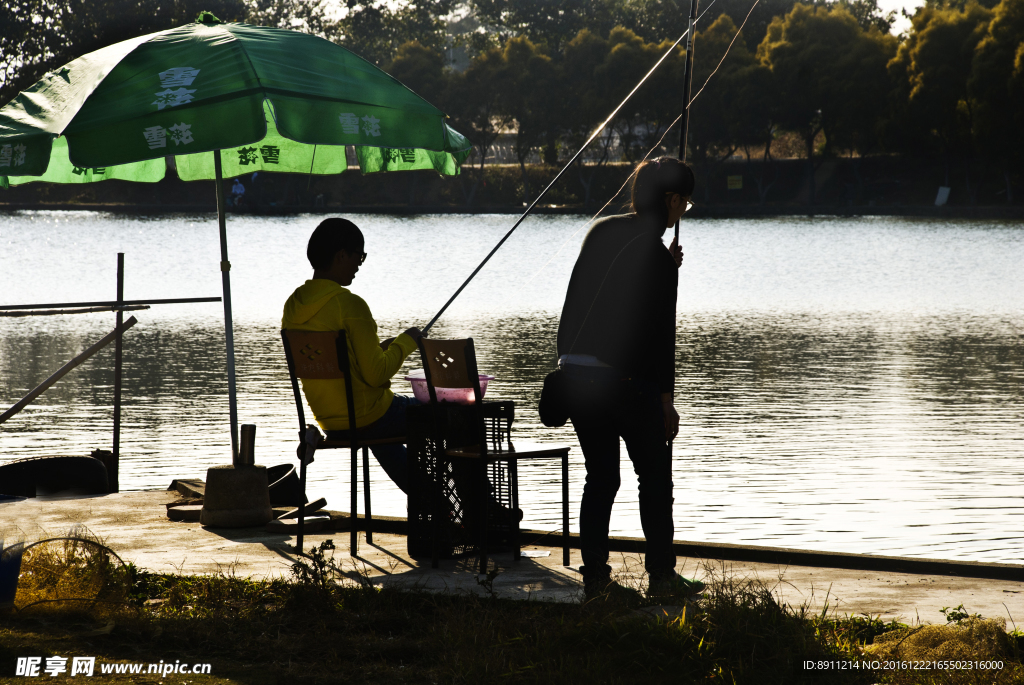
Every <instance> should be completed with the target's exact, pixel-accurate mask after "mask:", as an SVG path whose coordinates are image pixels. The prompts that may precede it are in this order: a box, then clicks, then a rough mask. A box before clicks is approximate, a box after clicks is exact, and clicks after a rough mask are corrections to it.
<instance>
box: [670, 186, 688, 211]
mask: <svg viewBox="0 0 1024 685" xmlns="http://www.w3.org/2000/svg"><path fill="white" fill-rule="evenodd" d="M671 195H679V197H682V194H680V193H677V192H676V191H674V190H670V191H668V192H667V193H665V197H669V196H671ZM691 209H693V202H692V201H690V200H689V199H687V200H686V209H684V210H683V214H686V213H687V212H688V211H690V210H691Z"/></svg>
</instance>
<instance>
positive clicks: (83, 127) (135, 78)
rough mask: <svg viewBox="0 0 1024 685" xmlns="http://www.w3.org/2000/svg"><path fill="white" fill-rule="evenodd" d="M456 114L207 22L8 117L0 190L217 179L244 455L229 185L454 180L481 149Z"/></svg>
mask: <svg viewBox="0 0 1024 685" xmlns="http://www.w3.org/2000/svg"><path fill="white" fill-rule="evenodd" d="M445 119H446V116H445V114H444V113H443V112H442V111H441V110H439V109H437V108H436V107H434V106H433V105H431V104H430V103H429V102H427V101H426V100H424V99H423V98H421V97H420V96H418V95H416V94H415V93H414V92H413V91H411V90H409V89H408V88H407V87H405V86H404V85H402V84H401V83H400V82H398V81H397V80H396V79H394V78H392V77H391V76H389V75H388V74H386V73H385V72H383V71H381V70H380V69H378V68H377V67H375V66H373V65H372V64H370V63H369V62H367V61H366V60H364V59H362V58H361V57H359V56H358V55H355V54H354V53H352V52H349V51H348V50H346V49H345V48H343V47H341V46H340V45H336V44H334V43H331V42H330V41H327V40H324V39H322V38H317V37H316V36H311V35H308V34H304V33H299V32H297V31H288V30H284V29H275V28H268V27H263V26H250V25H248V24H237V23H223V22H221V21H219V20H218V19H216V18H215V17H213V15H211V14H209V13H203V14H202V15H200V18H199V20H197V21H196V23H194V24H188V25H185V26H179V27H177V28H173V29H169V30H166V31H159V32H157V33H152V34H149V35H146V36H140V37H138V38H133V39H131V40H126V41H123V42H121V43H116V44H114V45H110V46H108V47H105V48H103V49H101V50H97V51H96V52H92V53H89V54H87V55H84V56H82V57H79V58H78V59H76V60H73V61H72V62H69V63H68V64H67V65H65V66H64V67H62V68H61V69H59V70H57V71H54V72H53V73H50V74H47V75H46V76H45V77H43V78H42V79H41V80H40V81H38V82H37V83H36V84H35V85H33V86H32V87H31V88H29V89H28V90H26V91H24V92H22V93H20V94H19V95H18V96H16V97H15V98H14V99H13V100H12V101H11V102H10V103H8V104H7V105H5V106H4V107H3V108H0V187H8V186H10V185H18V184H21V183H28V182H31V181H49V182H54V183H83V182H86V183H87V182H96V181H103V180H107V179H121V180H131V181H143V182H156V181H159V180H161V179H162V178H163V177H164V174H165V173H166V171H165V170H166V163H165V158H166V157H168V156H173V157H174V159H175V168H176V170H177V173H178V175H179V176H180V177H181V178H182V179H183V180H187V181H190V180H199V179H216V180H217V181H218V183H217V213H218V223H219V226H220V241H221V264H220V268H221V272H222V283H223V289H224V298H223V299H224V319H225V338H226V342H227V353H228V387H229V396H230V397H229V402H230V415H231V444H232V451H233V453H235V454H237V451H238V418H237V409H236V407H237V403H236V397H235V395H236V393H235V369H234V341H233V332H232V324H231V286H230V278H229V270H230V263H229V262H228V254H227V234H226V231H225V216H224V197H223V188H222V187H221V183H220V182H219V181H220V179H222V178H225V177H228V178H230V177H231V176H237V175H241V174H248V173H252V172H253V171H283V172H297V173H304V174H335V173H339V172H341V171H344V170H345V168H346V166H347V164H346V155H345V146H346V145H354V146H356V148H355V149H356V155H357V157H358V159H359V166H360V168H361V169H362V170H363V171H364V172H366V173H369V172H376V171H404V170H414V169H433V170H434V171H437V172H438V173H440V174H443V175H456V174H458V173H459V165H460V164H461V163H462V161H463V160H465V158H466V157H467V156H468V155H469V152H470V150H471V144H470V142H469V141H468V140H467V139H466V138H465V137H463V136H462V135H461V134H459V133H458V132H456V131H455V130H454V129H452V128H450V127H449V126H448V125H447V123H446V122H445Z"/></svg>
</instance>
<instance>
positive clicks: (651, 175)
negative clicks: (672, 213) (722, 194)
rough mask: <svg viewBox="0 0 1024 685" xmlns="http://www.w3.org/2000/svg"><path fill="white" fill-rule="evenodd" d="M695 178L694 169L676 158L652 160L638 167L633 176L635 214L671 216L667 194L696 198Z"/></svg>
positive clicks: (632, 197)
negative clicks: (666, 203)
mask: <svg viewBox="0 0 1024 685" xmlns="http://www.w3.org/2000/svg"><path fill="white" fill-rule="evenodd" d="M695 183H696V178H695V177H694V175H693V170H692V169H691V168H690V167H688V166H687V165H686V162H682V161H680V160H678V159H676V158H675V157H659V158H658V159H649V160H647V161H646V162H644V163H643V164H641V165H640V166H639V167H637V170H636V174H635V175H634V177H633V189H632V191H630V204H631V206H632V207H631V208H632V210H633V212H634V213H636V214H652V213H653V214H658V215H664V216H666V217H667V216H668V209H667V208H666V207H665V195H666V193H679V194H680V195H682V196H683V197H691V196H692V195H693V186H694V184H695Z"/></svg>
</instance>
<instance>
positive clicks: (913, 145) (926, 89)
mask: <svg viewBox="0 0 1024 685" xmlns="http://www.w3.org/2000/svg"><path fill="white" fill-rule="evenodd" d="M991 19H992V11H991V10H989V9H986V8H984V7H982V6H980V5H978V4H977V3H971V4H970V5H968V6H967V7H965V8H964V9H963V10H958V9H936V8H932V7H924V8H922V9H920V10H918V12H917V13H916V14H915V15H914V17H913V19H912V30H911V32H910V35H909V36H908V37H907V40H905V41H904V42H903V43H902V44H900V46H899V50H898V52H897V53H896V57H895V58H894V59H893V60H892V61H891V62H890V63H889V72H890V74H891V76H892V77H893V82H894V84H895V93H894V103H895V109H896V116H895V117H894V119H893V122H892V124H891V125H890V130H889V135H890V140H891V144H892V145H893V147H895V148H896V149H898V150H901V151H903V152H909V153H912V154H929V153H931V154H935V155H936V156H938V157H939V158H940V159H942V161H943V163H944V165H945V168H946V185H949V184H950V180H949V178H950V166H951V164H953V163H954V162H957V161H959V162H960V163H961V164H962V166H963V169H964V173H965V177H964V178H965V185H966V190H967V193H968V196H969V197H970V198H971V200H972V201H973V199H974V194H975V193H976V187H975V185H974V184H973V179H972V166H973V164H974V161H975V153H976V146H975V143H976V134H977V126H978V122H977V117H976V110H977V100H976V98H975V97H974V95H973V94H972V92H971V88H970V86H969V82H970V79H971V74H972V69H973V58H974V53H975V50H976V48H977V47H978V44H979V43H980V42H981V40H982V39H983V38H984V37H985V35H986V33H987V31H988V25H989V22H990V21H991Z"/></svg>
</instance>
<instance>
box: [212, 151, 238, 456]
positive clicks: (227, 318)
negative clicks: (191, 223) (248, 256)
mask: <svg viewBox="0 0 1024 685" xmlns="http://www.w3.org/2000/svg"><path fill="white" fill-rule="evenodd" d="M213 170H214V176H215V177H216V183H217V225H218V227H219V229H220V276H221V285H222V287H223V289H224V342H225V344H226V346H227V350H228V412H229V415H230V419H231V461H232V463H234V461H235V460H236V459H237V458H238V401H237V397H236V394H235V333H234V328H233V327H232V324H231V262H229V261H228V231H227V226H226V220H225V208H224V187H223V185H224V183H223V180H224V179H223V172H222V170H221V163H220V150H214V151H213Z"/></svg>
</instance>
